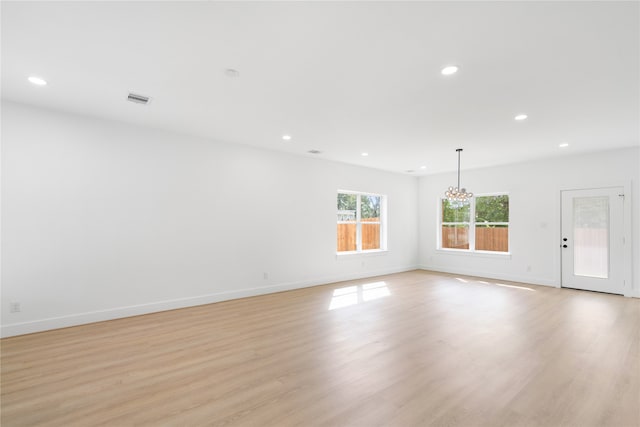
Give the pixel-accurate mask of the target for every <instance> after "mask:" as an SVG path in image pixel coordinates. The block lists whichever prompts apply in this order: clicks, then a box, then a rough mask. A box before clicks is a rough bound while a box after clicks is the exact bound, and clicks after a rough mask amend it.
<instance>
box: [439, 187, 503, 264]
mask: <svg viewBox="0 0 640 427" xmlns="http://www.w3.org/2000/svg"><path fill="white" fill-rule="evenodd" d="M440 214H441V215H440V248H441V249H457V250H465V251H488V252H509V195H507V194H497V195H487V196H476V197H474V198H472V199H471V202H470V203H469V204H467V205H463V206H457V207H456V206H454V205H453V204H452V203H450V202H449V201H448V200H447V199H442V200H441V202H440Z"/></svg>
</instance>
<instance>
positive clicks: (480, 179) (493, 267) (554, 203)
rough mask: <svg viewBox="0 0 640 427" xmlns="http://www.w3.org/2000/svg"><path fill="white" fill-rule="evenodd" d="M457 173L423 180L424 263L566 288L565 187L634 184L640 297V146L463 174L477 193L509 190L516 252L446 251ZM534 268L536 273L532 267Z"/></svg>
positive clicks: (634, 234) (636, 279) (633, 225)
mask: <svg viewBox="0 0 640 427" xmlns="http://www.w3.org/2000/svg"><path fill="white" fill-rule="evenodd" d="M455 180H456V176H455V174H440V175H431V176H426V177H422V178H420V182H419V190H418V192H419V235H420V239H419V258H420V264H421V267H422V268H425V269H429V270H435V271H444V272H451V273H460V274H470V275H474V276H482V277H489V278H496V279H503V280H514V281H521V282H526V283H534V284H542V285H549V286H559V285H560V272H561V271H560V239H561V236H560V191H561V190H567V189H580V188H590V187H602V186H611V185H625V184H627V185H629V184H630V189H631V194H630V195H628V196H630V197H627V198H626V201H628V202H630V203H631V209H630V210H631V221H630V222H631V235H632V239H633V244H632V255H631V257H630V259H629V261H630V262H631V264H632V270H633V271H632V276H633V281H634V284H633V290H632V292H631V293H632V294H634V295H635V296H640V293H639V292H638V290H639V288H640V284H639V278H640V269H639V268H640V266H639V264H640V249H639V247H638V244H639V243H640V226H639V224H638V214H639V212H640V211H639V209H638V201H639V200H640V192H639V188H640V150H639V149H638V148H631V149H624V150H615V151H605V152H598V153H592V154H586V155H575V156H570V155H565V156H562V157H558V158H554V159H547V160H541V161H535V162H530V163H523V164H514V165H509V166H501V167H493V168H487V169H476V170H464V169H463V171H462V184H463V186H466V187H467V188H469V189H470V190H471V191H473V192H474V193H475V194H482V193H494V192H503V191H504V192H508V193H509V195H510V197H509V202H510V252H511V256H509V257H505V256H482V255H479V254H460V253H451V252H447V251H438V250H437V249H436V243H437V215H438V206H437V204H438V199H439V198H440V197H441V196H442V195H443V193H444V190H445V189H446V188H447V187H448V186H450V185H452V184H455ZM529 266H530V271H527V270H528V267H529Z"/></svg>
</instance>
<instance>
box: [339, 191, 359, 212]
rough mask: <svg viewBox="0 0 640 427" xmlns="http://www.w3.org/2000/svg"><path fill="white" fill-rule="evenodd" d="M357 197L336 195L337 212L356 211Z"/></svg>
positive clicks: (342, 194) (353, 195)
mask: <svg viewBox="0 0 640 427" xmlns="http://www.w3.org/2000/svg"><path fill="white" fill-rule="evenodd" d="M357 197H358V196H357V195H355V194H344V193H338V210H339V211H341V210H354V211H355V210H356V206H357V202H356V200H357Z"/></svg>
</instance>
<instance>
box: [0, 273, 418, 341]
mask: <svg viewBox="0 0 640 427" xmlns="http://www.w3.org/2000/svg"><path fill="white" fill-rule="evenodd" d="M418 268H419V267H418V266H416V265H411V266H406V267H398V268H390V269H381V270H368V271H363V272H358V273H351V274H345V275H339V276H326V277H321V278H317V279H311V280H303V281H296V282H289V283H280V284H277V285H270V286H264V287H259V288H246V289H239V290H236V291H224V292H216V293H212V294H207V295H199V296H194V297H187V298H179V299H173V300H167V301H156V302H152V303H148V304H138V305H130V306H126V307H115V308H110V309H106V310H99V311H91V312H86V313H78V314H71V315H67V316H60V317H51V318H47V319H39V320H32V321H28V322H22V323H10V324H7V325H2V327H1V328H0V337H2V338H6V337H12V336H16V335H24V334H31V333H35V332H42V331H48V330H51V329H60V328H67V327H70V326H78V325H85V324H87V323H95V322H102V321H105V320H114V319H121V318H123V317H131V316H139V315H142V314H149V313H157V312H160V311H167V310H175V309H178V308H186V307H193V306H197V305H204V304H212V303H215V302H220V301H227V300H232V299H238V298H246V297H252V296H257V295H264V294H271V293H275V292H282V291H289V290H292V289H300V288H307V287H311V286H317V285H323V284H328V283H334V282H341V281H345V280H355V279H363V278H367V277H375V276H381V275H385V274H393V273H402V272H405V271H411V270H416V269H418Z"/></svg>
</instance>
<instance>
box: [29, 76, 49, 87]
mask: <svg viewBox="0 0 640 427" xmlns="http://www.w3.org/2000/svg"><path fill="white" fill-rule="evenodd" d="M29 81H30V82H31V83H33V84H34V85H38V86H45V85H46V84H47V81H46V80H45V79H43V78H41V77H36V76H30V77H29Z"/></svg>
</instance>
